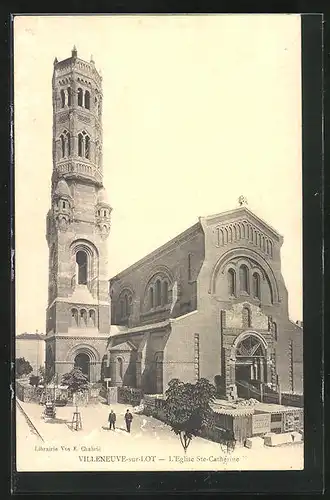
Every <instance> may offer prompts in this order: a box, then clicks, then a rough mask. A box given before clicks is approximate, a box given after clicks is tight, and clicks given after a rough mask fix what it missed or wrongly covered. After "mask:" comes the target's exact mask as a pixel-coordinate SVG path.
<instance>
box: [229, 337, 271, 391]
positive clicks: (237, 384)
mask: <svg viewBox="0 0 330 500" xmlns="http://www.w3.org/2000/svg"><path fill="white" fill-rule="evenodd" d="M231 363H232V369H231V370H230V373H231V380H230V381H229V382H230V385H229V387H232V389H231V391H233V392H232V394H233V395H234V394H236V396H235V397H237V396H238V397H242V398H250V397H252V398H257V396H258V392H260V386H261V384H263V383H266V382H267V381H268V380H267V378H268V375H267V371H268V366H267V343H266V341H265V340H264V338H263V337H262V336H261V335H260V334H257V333H255V332H244V333H243V334H241V335H239V337H237V338H236V340H235V342H234V344H233V346H232V354H231Z"/></svg>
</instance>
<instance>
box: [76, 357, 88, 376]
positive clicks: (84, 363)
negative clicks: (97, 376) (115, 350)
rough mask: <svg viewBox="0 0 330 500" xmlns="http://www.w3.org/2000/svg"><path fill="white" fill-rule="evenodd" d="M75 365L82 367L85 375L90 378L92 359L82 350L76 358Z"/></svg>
mask: <svg viewBox="0 0 330 500" xmlns="http://www.w3.org/2000/svg"><path fill="white" fill-rule="evenodd" d="M74 366H75V368H80V369H81V371H82V372H83V374H84V375H86V376H87V377H88V380H89V378H90V359H89V356H88V355H87V354H85V353H84V352H80V353H79V354H77V356H76V357H75V358H74Z"/></svg>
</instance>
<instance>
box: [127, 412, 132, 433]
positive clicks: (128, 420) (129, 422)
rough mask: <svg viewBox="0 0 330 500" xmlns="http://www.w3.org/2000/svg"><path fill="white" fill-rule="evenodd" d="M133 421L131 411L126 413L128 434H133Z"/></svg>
mask: <svg viewBox="0 0 330 500" xmlns="http://www.w3.org/2000/svg"><path fill="white" fill-rule="evenodd" d="M132 420H133V415H132V414H131V413H130V411H129V410H127V411H126V413H125V422H126V429H127V432H131V423H132Z"/></svg>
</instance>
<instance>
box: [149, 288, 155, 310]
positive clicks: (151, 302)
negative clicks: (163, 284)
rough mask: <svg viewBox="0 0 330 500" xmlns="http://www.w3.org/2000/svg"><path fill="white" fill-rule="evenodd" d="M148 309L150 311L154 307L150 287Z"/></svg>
mask: <svg viewBox="0 0 330 500" xmlns="http://www.w3.org/2000/svg"><path fill="white" fill-rule="evenodd" d="M149 307H150V309H152V308H153V307H154V289H153V287H152V286H151V287H150V288H149Z"/></svg>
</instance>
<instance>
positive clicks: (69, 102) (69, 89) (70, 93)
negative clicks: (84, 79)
mask: <svg viewBox="0 0 330 500" xmlns="http://www.w3.org/2000/svg"><path fill="white" fill-rule="evenodd" d="M67 91H68V106H71V104H72V91H71V87H68V89H67Z"/></svg>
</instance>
